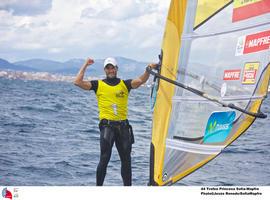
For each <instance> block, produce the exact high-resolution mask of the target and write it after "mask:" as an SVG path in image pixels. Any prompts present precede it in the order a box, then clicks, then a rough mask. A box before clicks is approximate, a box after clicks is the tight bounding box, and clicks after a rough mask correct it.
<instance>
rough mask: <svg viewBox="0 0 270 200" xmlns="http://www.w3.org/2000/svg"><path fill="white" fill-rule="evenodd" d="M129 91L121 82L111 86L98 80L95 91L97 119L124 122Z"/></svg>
mask: <svg viewBox="0 0 270 200" xmlns="http://www.w3.org/2000/svg"><path fill="white" fill-rule="evenodd" d="M128 95H129V91H128V89H127V86H126V85H125V83H124V81H123V80H120V82H119V83H118V84H117V85H115V86H111V85H108V84H107V83H105V82H104V81H102V80H98V88H97V91H96V97H97V103H98V109H99V119H100V120H101V119H107V120H115V121H117V120H126V119H127V114H128V108H127V107H128Z"/></svg>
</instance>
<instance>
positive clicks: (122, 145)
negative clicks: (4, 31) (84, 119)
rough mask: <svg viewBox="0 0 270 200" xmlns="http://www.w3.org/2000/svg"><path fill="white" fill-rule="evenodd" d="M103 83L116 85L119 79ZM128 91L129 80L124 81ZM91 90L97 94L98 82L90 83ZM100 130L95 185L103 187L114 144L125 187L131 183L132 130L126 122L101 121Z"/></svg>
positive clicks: (105, 80)
mask: <svg viewBox="0 0 270 200" xmlns="http://www.w3.org/2000/svg"><path fill="white" fill-rule="evenodd" d="M103 81H104V82H105V83H107V84H109V85H113V86H114V85H117V84H118V83H119V82H120V79H118V78H114V79H109V78H107V79H104V80H103ZM124 83H125V85H126V86H127V89H128V91H130V90H131V89H132V88H131V80H126V81H124ZM91 84H92V88H91V89H92V90H94V91H95V92H97V88H98V81H91ZM99 129H100V160H99V164H98V166H97V173H96V185H97V186H101V185H103V182H104V178H105V175H106V171H107V166H108V163H109V161H110V158H111V153H112V147H113V144H114V142H115V145H116V148H117V151H118V153H119V156H120V160H121V176H122V179H123V183H124V185H125V186H129V185H131V183H132V175H131V174H132V173H131V156H130V154H131V148H132V143H133V142H134V138H133V134H132V128H131V126H130V125H129V122H128V120H125V121H121V122H119V121H108V120H106V119H103V120H101V121H100V123H99Z"/></svg>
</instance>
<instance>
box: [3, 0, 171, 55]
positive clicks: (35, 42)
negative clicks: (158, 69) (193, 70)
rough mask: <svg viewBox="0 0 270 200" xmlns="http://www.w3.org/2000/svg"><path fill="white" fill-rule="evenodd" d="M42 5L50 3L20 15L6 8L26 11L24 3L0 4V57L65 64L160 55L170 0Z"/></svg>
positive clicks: (77, 1)
mask: <svg viewBox="0 0 270 200" xmlns="http://www.w3.org/2000/svg"><path fill="white" fill-rule="evenodd" d="M23 2H24V1H23ZM27 2H28V1H27ZM32 2H36V3H37V2H41V0H40V1H38V0H37V1H34V0H32ZM42 2H43V1H42ZM44 2H47V3H49V2H50V5H51V7H50V8H49V7H46V6H45V7H43V8H44V9H43V11H45V10H46V12H41V11H40V8H36V7H35V6H33V5H32V6H30V7H31V9H30V10H31V11H29V12H28V11H27V12H25V13H24V15H18V12H15V11H13V12H11V11H10V10H9V9H4V10H3V7H5V8H7V6H8V5H9V6H11V5H12V6H13V7H14V8H15V7H20V6H21V7H22V4H23V3H21V2H20V1H17V0H11V1H1V3H0V17H1V18H4V19H7V20H5V21H3V20H1V21H0V34H1V37H0V57H3V56H5V57H4V58H7V59H8V57H11V58H13V59H14V58H16V60H19V59H27V58H32V57H34V56H35V57H37V55H39V56H38V57H40V58H49V59H57V60H67V59H70V58H76V57H77V58H82V57H86V56H92V57H95V58H104V57H107V56H110V55H111V56H125V57H129V58H134V59H137V60H151V59H152V58H156V55H157V54H158V53H159V51H160V46H161V40H162V36H163V31H164V24H165V20H166V15H167V9H168V4H169V1H158V0H69V1H66V0H52V1H44ZM165 2H166V3H165ZM29 5H30V3H29ZM1 8H2V10H1ZM33 13H40V14H39V15H33ZM41 13H43V14H41ZM20 51H21V52H20ZM8 52H9V53H8ZM15 54H16V55H15ZM7 55H9V56H8V57H6V56H7Z"/></svg>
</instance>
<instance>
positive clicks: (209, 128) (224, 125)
mask: <svg viewBox="0 0 270 200" xmlns="http://www.w3.org/2000/svg"><path fill="white" fill-rule="evenodd" d="M235 116H236V113H235V111H229V112H213V113H212V114H211V116H210V117H209V119H208V122H207V125H206V128H205V133H204V138H203V142H204V143H217V142H224V141H225V140H226V139H227V137H228V135H229V133H230V131H231V129H232V126H233V121H234V119H235Z"/></svg>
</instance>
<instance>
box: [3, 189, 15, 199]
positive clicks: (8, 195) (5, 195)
mask: <svg viewBox="0 0 270 200" xmlns="http://www.w3.org/2000/svg"><path fill="white" fill-rule="evenodd" d="M2 199H4V200H12V193H11V192H10V191H9V190H8V189H7V188H4V189H3V190H2V198H1V200H2Z"/></svg>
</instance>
